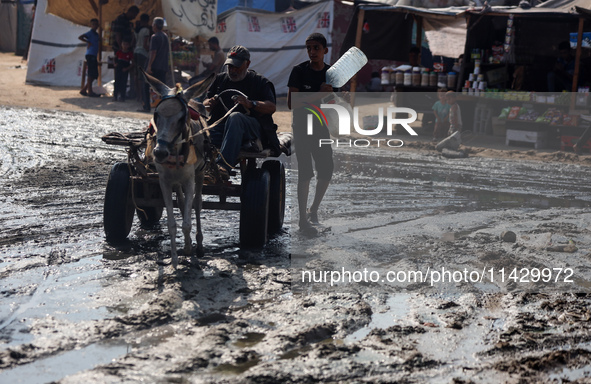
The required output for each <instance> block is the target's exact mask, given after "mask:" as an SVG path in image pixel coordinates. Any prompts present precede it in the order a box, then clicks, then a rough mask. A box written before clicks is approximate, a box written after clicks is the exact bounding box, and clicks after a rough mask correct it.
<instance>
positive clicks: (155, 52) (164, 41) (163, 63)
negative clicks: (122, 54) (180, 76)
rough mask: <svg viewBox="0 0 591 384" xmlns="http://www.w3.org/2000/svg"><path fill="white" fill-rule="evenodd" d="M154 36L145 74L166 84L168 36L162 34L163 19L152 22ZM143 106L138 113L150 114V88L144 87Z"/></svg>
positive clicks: (168, 50)
mask: <svg viewBox="0 0 591 384" xmlns="http://www.w3.org/2000/svg"><path fill="white" fill-rule="evenodd" d="M152 28H153V30H154V34H153V35H152V37H151V38H150V51H149V56H148V64H147V65H146V72H147V73H148V74H150V75H152V76H154V77H155V78H157V79H158V80H160V81H161V82H163V83H165V84H166V74H167V73H168V61H169V55H170V49H169V43H168V36H167V35H166V33H164V32H163V29H164V19H163V18H162V17H155V18H154V21H152ZM143 99H144V106H143V108H142V109H141V110H140V112H150V110H151V106H150V86H149V85H148V84H145V85H144V98H143Z"/></svg>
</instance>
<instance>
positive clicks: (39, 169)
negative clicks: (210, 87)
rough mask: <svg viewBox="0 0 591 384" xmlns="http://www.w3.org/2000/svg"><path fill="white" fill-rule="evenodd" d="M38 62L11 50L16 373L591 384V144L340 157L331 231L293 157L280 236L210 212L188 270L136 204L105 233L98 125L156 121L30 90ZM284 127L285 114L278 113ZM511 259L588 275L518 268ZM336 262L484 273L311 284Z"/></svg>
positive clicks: (1, 200) (74, 378) (1, 370)
mask: <svg viewBox="0 0 591 384" xmlns="http://www.w3.org/2000/svg"><path fill="white" fill-rule="evenodd" d="M19 65H20V66H21V67H18V66H19ZM24 65H25V64H24V63H21V62H20V58H18V57H15V56H14V55H10V54H4V53H2V54H0V89H1V92H0V116H2V117H3V118H2V120H1V121H0V176H2V177H1V178H0V279H1V280H2V286H1V287H0V382H2V383H4V382H6V383H24V384H32V383H48V382H56V383H61V384H66V383H80V382H88V383H122V382H125V383H139V382H153V383H315V382H323V383H394V382H397V383H427V382H428V383H550V382H554V383H573V382H576V383H590V382H591V368H590V367H591V295H590V294H589V290H590V287H591V284H590V283H589V281H591V269H590V268H589V261H590V260H591V251H590V249H591V197H590V195H589V184H588V182H586V180H589V177H591V167H588V165H589V164H590V162H589V160H590V159H589V156H576V155H574V154H572V153H568V152H560V151H555V150H542V151H536V150H531V149H519V148H518V149H515V148H511V149H508V148H506V147H504V146H503V144H502V143H500V142H498V141H493V140H490V139H489V140H488V141H487V142H484V141H480V140H481V139H480V138H478V137H475V138H473V140H471V141H470V142H469V143H468V144H469V145H467V146H465V147H464V148H465V150H466V151H467V152H468V153H469V155H470V156H469V157H468V158H465V159H448V158H445V157H442V156H441V155H440V154H439V153H437V152H436V151H434V148H433V143H431V142H430V141H428V140H425V139H420V138H419V139H416V140H412V141H410V140H409V141H407V146H406V148H404V149H402V150H398V151H395V150H382V149H372V150H370V151H368V152H364V151H363V150H335V163H336V172H335V176H334V178H333V181H332V184H331V188H330V190H329V193H328V194H327V197H326V200H325V202H324V203H323V206H322V209H321V212H320V214H321V220H322V221H323V224H324V226H323V227H321V228H322V230H323V232H322V235H321V236H320V237H315V238H307V237H305V236H303V235H302V234H300V233H299V232H297V231H296V230H295V228H296V227H294V226H293V224H292V222H291V219H292V216H293V214H292V212H293V211H294V208H295V207H296V203H295V201H294V200H295V188H294V185H295V179H296V177H297V173H296V172H295V171H294V168H295V167H294V162H295V160H294V159H293V158H292V159H290V160H288V161H287V164H288V166H290V169H289V171H288V183H289V185H290V188H289V189H288V192H287V205H288V213H287V214H288V218H287V219H286V224H285V229H284V231H283V232H281V233H280V234H279V235H278V236H275V237H273V238H272V239H271V241H270V242H269V244H268V245H267V246H265V247H263V248H262V249H255V250H243V249H241V248H240V245H239V241H238V236H237V232H238V226H239V224H238V222H239V217H238V213H236V212H223V213H220V212H218V211H205V212H204V213H203V223H204V228H203V231H204V237H205V238H204V247H205V256H204V257H203V258H202V259H200V261H199V266H198V268H193V267H191V266H190V265H188V263H186V262H183V263H182V264H181V266H180V268H179V270H178V271H173V270H172V268H171V267H170V266H169V265H165V264H166V263H162V261H163V260H165V261H166V260H167V259H168V258H169V256H168V253H169V250H170V239H169V238H168V234H167V231H166V229H165V225H164V224H162V225H160V226H159V227H157V228H153V229H144V228H140V227H139V226H138V224H137V219H136V222H135V223H134V226H133V228H132V233H131V234H130V237H129V242H127V243H125V244H123V245H120V246H113V245H110V244H107V243H106V241H105V239H104V235H103V229H102V214H103V212H102V209H103V197H104V187H105V183H106V180H107V178H108V175H109V171H110V168H111V166H112V165H113V164H114V163H115V162H120V161H124V159H125V152H124V150H123V149H122V148H120V147H114V146H109V145H106V144H104V143H103V142H102V141H101V140H100V137H101V136H102V135H104V134H106V133H108V132H112V131H117V132H130V131H134V130H137V129H138V127H143V126H144V122H145V120H146V119H147V118H146V115H145V114H141V113H136V112H134V111H135V109H136V108H137V107H138V105H137V104H135V103H134V102H126V103H113V102H111V101H110V100H106V99H102V98H101V99H92V98H85V97H82V96H80V95H79V94H78V90H77V89H72V88H58V87H38V86H29V85H24V77H25V69H24ZM276 120H277V122H278V124H279V125H280V126H281V127H285V126H289V120H290V117H289V113H288V112H287V111H286V110H285V107H284V106H280V111H279V112H278V113H277V119H276ZM31 127H34V129H31ZM377 165H379V166H377ZM179 232H180V231H179ZM179 236H180V235H179ZM179 239H180V238H179ZM517 267H518V268H526V269H527V272H528V274H532V276H533V271H534V270H536V271H538V272H537V273H538V278H537V279H536V282H537V281H539V277H540V275H539V272H540V271H549V272H550V273H553V275H552V276H551V277H552V278H553V279H554V278H556V279H558V276H557V275H556V269H554V268H561V272H565V273H564V274H562V275H560V278H561V279H563V280H561V281H563V282H564V278H565V275H569V274H570V272H571V271H572V273H573V276H571V277H572V279H573V281H574V282H573V283H572V284H571V283H568V284H567V283H565V284H555V285H552V284H547V285H546V284H542V285H536V284H533V283H531V282H530V283H531V284H530V283H527V282H526V281H528V280H527V279H526V280H524V279H523V277H524V276H523V274H521V275H520V276H517V277H515V278H509V271H512V270H514V268H517ZM341 268H345V269H347V270H350V271H353V270H358V271H362V270H363V269H364V268H365V269H368V270H371V271H375V272H376V273H380V276H386V272H388V271H411V270H413V271H429V270H430V268H433V269H437V270H439V271H441V268H448V269H453V270H464V269H467V270H469V271H473V272H475V271H480V272H483V273H482V275H484V274H485V273H486V274H487V279H484V280H478V279H475V280H471V281H467V282H466V281H463V282H456V283H453V284H452V283H448V284H439V285H437V284H435V287H433V286H431V285H429V284H424V283H421V282H419V281H415V282H414V283H413V284H405V287H406V288H407V289H401V288H400V286H396V285H389V284H386V283H384V281H383V280H382V281H377V280H376V282H373V281H372V282H371V283H370V282H366V281H364V282H361V283H355V284H346V283H342V282H341V283H337V286H336V287H330V286H328V285H327V284H322V283H311V284H310V283H309V284H303V283H302V281H301V279H300V276H301V275H300V273H301V272H303V271H305V270H307V271H342V269H341ZM491 268H492V272H494V273H495V275H494V278H495V279H497V280H494V281H490V280H491V278H489V277H488V276H489V274H490V273H491V272H490V271H491ZM500 271H507V276H506V279H504V281H503V282H502V283H501V282H499V280H498V279H499V278H500V276H501V275H500V273H501V272H500ZM516 271H520V269H517V270H516ZM425 276H434V275H433V274H431V275H429V273H428V272H427V273H425ZM567 279H568V278H567ZM569 284H570V285H569Z"/></svg>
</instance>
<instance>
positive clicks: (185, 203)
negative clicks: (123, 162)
mask: <svg viewBox="0 0 591 384" xmlns="http://www.w3.org/2000/svg"><path fill="white" fill-rule="evenodd" d="M142 73H143V75H144V77H145V79H146V82H147V83H148V84H150V86H151V87H152V89H153V90H154V92H156V93H157V94H158V95H160V97H161V101H160V103H159V104H158V105H157V106H156V110H155V111H154V118H153V121H152V125H153V126H154V128H155V132H154V133H153V134H152V136H151V138H150V139H149V142H148V148H147V149H146V156H147V157H153V159H154V164H155V166H156V170H157V171H158V178H159V182H160V189H161V190H162V197H163V199H164V204H165V206H166V216H167V224H168V233H169V235H170V253H171V257H172V266H173V267H174V268H175V269H176V268H177V266H178V255H177V249H176V221H175V219H174V213H173V200H172V192H173V191H174V192H176V196H177V202H178V207H179V209H180V210H181V213H182V217H183V224H182V231H183V234H184V236H185V248H184V254H185V255H189V254H191V256H192V257H191V262H192V264H196V261H197V260H196V258H194V256H196V257H199V256H203V234H202V232H201V218H200V214H201V205H202V200H201V197H202V196H201V189H202V187H203V179H204V167H205V158H204V146H203V133H204V131H203V130H204V128H205V125H206V123H205V120H204V119H203V118H202V117H199V118H198V119H197V120H193V119H191V113H190V111H189V106H188V102H189V100H190V99H191V98H193V97H198V96H200V95H202V94H203V93H205V91H207V89H208V88H209V86H210V85H211V83H212V82H213V80H214V78H215V75H213V74H212V75H211V76H210V77H208V78H207V79H205V80H203V81H201V82H199V83H196V84H194V85H192V86H190V87H189V88H187V89H186V90H185V91H183V90H182V89H180V87H179V86H177V87H175V88H169V87H168V86H167V85H166V84H164V83H162V82H161V81H159V80H158V79H156V78H154V77H153V76H150V75H149V74H147V73H145V72H144V71H143V70H142ZM152 148H153V150H151V149H152ZM192 208H194V209H195V214H196V216H197V249H196V255H194V254H193V253H192V242H191V209H192Z"/></svg>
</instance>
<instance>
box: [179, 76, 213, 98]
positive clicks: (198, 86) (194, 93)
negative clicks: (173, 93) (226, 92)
mask: <svg viewBox="0 0 591 384" xmlns="http://www.w3.org/2000/svg"><path fill="white" fill-rule="evenodd" d="M215 77H216V74H215V73H212V74H211V75H209V77H208V78H206V79H204V80H201V81H200V82H198V83H195V84H193V85H191V86H190V87H189V88H187V89H186V90H185V91H184V92H183V99H185V100H186V101H187V102H189V100H191V99H192V98H194V97H198V96H201V95H202V94H204V93H205V92H207V90H208V89H209V86H210V85H211V83H213V80H214V79H215Z"/></svg>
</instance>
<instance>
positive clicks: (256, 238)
mask: <svg viewBox="0 0 591 384" xmlns="http://www.w3.org/2000/svg"><path fill="white" fill-rule="evenodd" d="M245 176H246V177H245V180H244V182H243V186H242V195H241V197H240V203H241V204H240V245H241V246H242V247H257V248H258V247H262V246H263V245H265V243H266V242H267V230H268V222H269V184H270V179H271V177H270V175H269V171H267V170H266V169H262V168H257V169H252V170H249V171H247V172H246V175H245Z"/></svg>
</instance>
